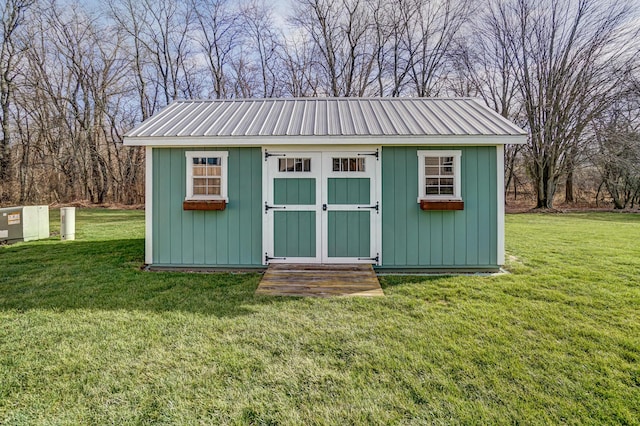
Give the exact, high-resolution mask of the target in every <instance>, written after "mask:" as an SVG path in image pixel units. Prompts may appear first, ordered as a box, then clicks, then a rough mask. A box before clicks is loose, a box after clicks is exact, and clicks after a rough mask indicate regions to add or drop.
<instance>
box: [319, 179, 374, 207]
mask: <svg viewBox="0 0 640 426" xmlns="http://www.w3.org/2000/svg"><path fill="white" fill-rule="evenodd" d="M327 180H328V182H327V201H328V202H329V204H369V200H370V193H371V192H370V182H369V178H329V179H327Z"/></svg>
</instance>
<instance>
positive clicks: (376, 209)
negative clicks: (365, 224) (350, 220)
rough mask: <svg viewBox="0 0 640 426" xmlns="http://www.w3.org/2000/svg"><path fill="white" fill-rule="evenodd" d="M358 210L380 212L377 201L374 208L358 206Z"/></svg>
mask: <svg viewBox="0 0 640 426" xmlns="http://www.w3.org/2000/svg"><path fill="white" fill-rule="evenodd" d="M358 208H359V209H371V210H375V211H376V212H379V211H380V203H379V202H378V201H376V205H375V206H358Z"/></svg>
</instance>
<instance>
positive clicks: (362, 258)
mask: <svg viewBox="0 0 640 426" xmlns="http://www.w3.org/2000/svg"><path fill="white" fill-rule="evenodd" d="M358 260H373V261H375V262H376V265H377V264H378V262H380V253H376V257H359V258H358Z"/></svg>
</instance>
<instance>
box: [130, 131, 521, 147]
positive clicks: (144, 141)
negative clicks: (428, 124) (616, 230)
mask: <svg viewBox="0 0 640 426" xmlns="http://www.w3.org/2000/svg"><path fill="white" fill-rule="evenodd" d="M526 142H527V135H526V134H520V135H429V136H425V135H422V136H242V137H240V136H215V137H210V136H197V137H189V136H174V137H171V136H161V137H153V136H149V137H143V136H137V137H131V136H130V137H125V138H124V145H127V146H153V147H186V146H189V147H192V146H271V145H279V146H282V145H344V144H348V145H404V146H407V145H416V146H417V145H507V144H524V143H526Z"/></svg>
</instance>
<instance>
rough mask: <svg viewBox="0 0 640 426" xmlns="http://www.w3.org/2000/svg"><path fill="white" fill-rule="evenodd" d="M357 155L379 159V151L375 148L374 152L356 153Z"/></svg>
mask: <svg viewBox="0 0 640 426" xmlns="http://www.w3.org/2000/svg"><path fill="white" fill-rule="evenodd" d="M358 155H371V156H372V157H376V160H379V159H380V151H379V150H378V148H376V152H364V153H358Z"/></svg>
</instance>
